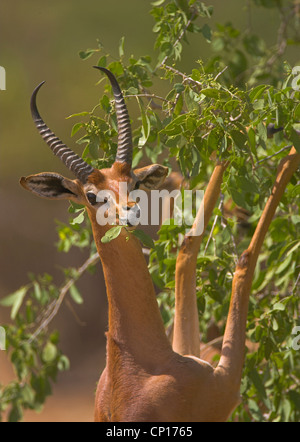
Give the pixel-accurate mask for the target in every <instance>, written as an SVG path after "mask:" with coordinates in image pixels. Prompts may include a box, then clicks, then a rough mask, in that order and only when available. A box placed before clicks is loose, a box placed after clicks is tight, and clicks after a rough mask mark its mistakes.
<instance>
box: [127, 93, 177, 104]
mask: <svg viewBox="0 0 300 442" xmlns="http://www.w3.org/2000/svg"><path fill="white" fill-rule="evenodd" d="M132 97H134V98H135V97H145V98H150V99H151V100H153V99H155V100H161V101H164V102H166V103H170V102H169V100H167V99H166V98H163V97H160V96H159V95H155V94H136V95H125V98H132Z"/></svg>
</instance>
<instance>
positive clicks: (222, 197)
mask: <svg viewBox="0 0 300 442" xmlns="http://www.w3.org/2000/svg"><path fill="white" fill-rule="evenodd" d="M223 204H224V195H223V194H222V195H221V201H220V204H219V207H218V209H219V210H220V211H222V207H223ZM218 219H219V215H216V217H215V219H214V222H213V225H212V228H211V231H210V234H209V237H208V240H207V243H206V246H205V249H204V255H206V252H207V249H208V246H209V243H210V241H211V239H212V236H213V232H214V230H215V227H216V224H217V222H218Z"/></svg>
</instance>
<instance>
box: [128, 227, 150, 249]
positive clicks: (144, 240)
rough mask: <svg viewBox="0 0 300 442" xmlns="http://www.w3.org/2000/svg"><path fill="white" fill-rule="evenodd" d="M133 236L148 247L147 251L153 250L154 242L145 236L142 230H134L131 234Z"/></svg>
mask: <svg viewBox="0 0 300 442" xmlns="http://www.w3.org/2000/svg"><path fill="white" fill-rule="evenodd" d="M132 233H133V234H134V236H136V237H137V238H138V239H139V240H140V241H141V242H142V243H143V244H144V245H145V246H146V247H149V249H153V248H154V242H153V239H152V238H151V237H150V236H149V235H147V234H146V233H145V232H144V231H143V230H134V231H133V232H132Z"/></svg>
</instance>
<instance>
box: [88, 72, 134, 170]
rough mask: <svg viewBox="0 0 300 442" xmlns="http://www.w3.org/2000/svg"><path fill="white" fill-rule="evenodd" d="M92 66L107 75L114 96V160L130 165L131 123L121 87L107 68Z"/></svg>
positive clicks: (131, 148)
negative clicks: (115, 124)
mask: <svg viewBox="0 0 300 442" xmlns="http://www.w3.org/2000/svg"><path fill="white" fill-rule="evenodd" d="M94 68H95V69H99V70H100V71H102V72H104V73H105V74H106V75H107V77H108V79H109V81H110V83H111V86H112V90H113V94H114V97H115V103H116V114H117V121H118V150H117V155H116V160H115V161H116V162H119V163H127V164H129V165H130V166H131V165H132V150H133V147H132V146H133V145H132V132H131V124H130V119H129V114H128V110H127V107H126V104H125V100H124V97H123V94H122V91H121V88H120V86H119V83H118V81H117V79H116V77H115V76H114V75H113V73H112V72H110V71H109V70H108V69H105V68H102V67H100V66H94Z"/></svg>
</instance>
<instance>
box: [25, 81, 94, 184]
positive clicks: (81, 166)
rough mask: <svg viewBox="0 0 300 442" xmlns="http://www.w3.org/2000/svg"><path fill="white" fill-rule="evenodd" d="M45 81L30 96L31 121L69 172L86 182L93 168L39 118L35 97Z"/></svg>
mask: <svg viewBox="0 0 300 442" xmlns="http://www.w3.org/2000/svg"><path fill="white" fill-rule="evenodd" d="M44 83H45V82H44V81H43V82H42V83H41V84H39V85H38V86H37V87H36V88H35V90H34V91H33V94H32V96H31V102H30V109H31V115H32V118H33V121H34V123H35V125H36V127H37V130H38V131H39V133H40V135H41V136H42V138H43V139H44V140H45V141H46V143H47V144H48V146H50V148H51V150H52V152H53V153H54V155H56V156H58V158H59V159H60V160H61V161H62V162H63V163H64V164H65V165H66V166H67V168H68V169H69V170H71V172H73V173H74V175H75V176H76V178H78V179H79V180H80V181H81V182H82V183H83V184H85V183H86V181H87V178H88V176H89V175H90V174H91V173H92V172H93V171H94V168H93V167H92V166H90V165H89V164H87V163H86V162H85V161H84V160H83V159H82V158H81V157H80V156H78V155H77V154H76V153H74V152H73V150H71V149H70V148H69V147H67V146H66V145H65V144H64V143H63V142H62V141H61V140H60V139H59V138H58V137H57V136H56V135H55V134H54V133H53V132H52V131H51V130H50V129H49V127H48V126H47V125H46V123H45V122H44V121H43V119H42V118H41V116H40V114H39V111H38V108H37V105H36V97H37V93H38V91H39V90H40V88H41V87H42V86H43V84H44Z"/></svg>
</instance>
